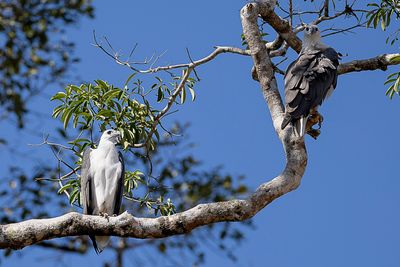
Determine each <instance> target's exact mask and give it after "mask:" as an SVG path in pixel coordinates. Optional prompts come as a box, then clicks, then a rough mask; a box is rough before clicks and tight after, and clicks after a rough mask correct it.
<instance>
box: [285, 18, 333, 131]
mask: <svg viewBox="0 0 400 267" xmlns="http://www.w3.org/2000/svg"><path fill="white" fill-rule="evenodd" d="M339 59H340V55H339V54H338V53H337V52H336V51H335V50H334V49H333V48H331V47H329V46H327V45H325V44H323V43H322V42H321V34H320V31H319V29H318V27H317V26H316V25H306V27H305V29H304V40H303V47H302V50H301V52H300V55H299V57H298V58H297V59H296V60H295V61H294V62H292V63H291V64H290V65H289V67H288V69H287V71H286V74H285V102H286V106H285V109H286V110H285V117H284V119H283V122H282V125H281V128H282V130H283V129H285V127H286V126H287V125H288V124H289V123H291V124H292V125H294V126H295V129H296V132H297V134H298V135H299V136H304V135H305V133H306V125H307V119H308V118H309V116H310V114H317V110H318V107H319V106H320V105H321V104H322V102H323V101H324V100H325V99H326V98H327V97H329V96H330V95H331V94H332V92H333V90H334V89H335V87H336V83H337V77H338V74H337V67H338V66H339ZM318 115H319V114H318ZM321 121H322V116H321V120H320V123H321Z"/></svg>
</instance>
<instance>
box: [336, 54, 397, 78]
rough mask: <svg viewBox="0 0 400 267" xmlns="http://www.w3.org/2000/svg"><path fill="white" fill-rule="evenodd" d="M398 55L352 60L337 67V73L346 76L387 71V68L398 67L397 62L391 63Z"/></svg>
mask: <svg viewBox="0 0 400 267" xmlns="http://www.w3.org/2000/svg"><path fill="white" fill-rule="evenodd" d="M399 56H400V54H383V55H379V56H376V57H373V58H368V59H361V60H353V61H350V62H347V63H343V64H340V65H339V68H338V73H339V74H346V73H349V72H360V71H366V70H383V71H385V70H387V67H388V66H391V65H398V64H400V62H399V61H393V58H395V57H399Z"/></svg>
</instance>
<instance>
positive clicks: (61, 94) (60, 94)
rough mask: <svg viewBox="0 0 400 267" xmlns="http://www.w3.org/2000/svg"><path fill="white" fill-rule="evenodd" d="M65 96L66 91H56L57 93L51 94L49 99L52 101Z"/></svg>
mask: <svg viewBox="0 0 400 267" xmlns="http://www.w3.org/2000/svg"><path fill="white" fill-rule="evenodd" d="M66 97H67V94H66V93H64V92H58V93H57V94H55V95H53V96H52V97H51V98H50V100H51V101H53V100H60V99H63V98H66Z"/></svg>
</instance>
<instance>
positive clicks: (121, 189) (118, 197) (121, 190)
mask: <svg viewBox="0 0 400 267" xmlns="http://www.w3.org/2000/svg"><path fill="white" fill-rule="evenodd" d="M118 159H119V162H120V163H121V167H122V168H121V175H120V177H118V180H117V183H118V185H117V190H116V194H115V202H114V203H115V204H114V214H117V215H118V214H119V213H120V210H121V203H122V196H123V194H124V177H125V163H124V157H123V156H122V153H121V152H118Z"/></svg>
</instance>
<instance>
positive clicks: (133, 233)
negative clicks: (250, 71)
mask: <svg viewBox="0 0 400 267" xmlns="http://www.w3.org/2000/svg"><path fill="white" fill-rule="evenodd" d="M268 5H269V4H268V3H262V4H261V3H260V4H257V3H251V4H247V5H246V6H245V7H244V8H243V9H242V11H241V15H242V16H241V17H242V25H243V31H244V34H245V37H246V40H247V42H248V44H249V47H250V50H251V55H252V58H253V61H254V65H255V67H256V69H257V71H258V73H259V79H260V85H261V88H262V92H263V95H264V98H265V100H266V102H267V104H268V107H269V110H270V113H271V116H272V121H273V124H274V127H275V130H276V132H277V134H278V136H279V138H280V139H281V141H282V144H283V146H284V149H285V152H286V160H287V164H286V167H285V169H284V170H283V172H282V173H281V174H280V175H278V176H277V177H275V178H274V179H273V180H271V181H269V182H267V183H264V184H262V185H261V186H260V187H259V188H258V189H257V190H256V191H255V192H254V193H253V194H251V195H250V196H249V198H247V199H245V200H230V201H225V202H218V203H210V204H201V205H198V206H196V207H194V208H192V209H189V210H187V211H184V212H181V213H177V214H174V215H171V216H163V217H159V218H135V217H133V216H132V215H130V214H128V213H127V212H125V213H123V214H121V215H120V216H118V217H111V218H109V220H107V219H105V218H103V217H100V216H90V215H83V214H79V213H76V212H71V213H68V214H65V215H62V216H60V217H56V218H51V219H41V220H28V221H24V222H20V223H14V224H8V225H1V226H0V248H12V249H20V248H23V247H25V246H29V245H32V244H35V243H37V242H40V241H43V240H48V239H53V238H58V237H65V236H77V235H87V234H94V235H115V236H122V237H134V238H162V237H167V236H172V235H177V234H185V233H188V232H190V231H192V230H193V229H195V228H197V227H200V226H203V225H208V224H212V223H217V222H223V221H243V220H246V219H249V218H251V217H252V216H254V215H255V214H256V213H257V212H259V211H260V210H261V209H263V208H264V207H265V206H266V205H268V204H269V203H271V202H272V201H273V200H275V199H276V198H278V197H280V196H282V195H284V194H286V193H288V192H290V191H292V190H294V189H296V188H297V187H298V186H299V184H300V180H301V177H302V176H303V174H304V170H305V167H306V164H307V154H306V150H305V146H304V140H303V139H302V138H301V139H296V138H295V137H294V136H293V135H292V132H293V131H292V128H291V127H287V129H285V130H284V131H283V130H281V129H280V123H281V122H282V118H283V112H284V109H283V104H282V99H281V97H280V94H279V92H278V88H277V84H276V79H275V77H274V71H273V65H272V62H271V59H270V57H269V55H268V50H267V48H266V46H265V45H264V43H263V42H262V40H261V36H260V33H259V30H258V25H257V16H258V14H259V11H260V10H263V9H265V8H269V7H268ZM272 8H273V7H272Z"/></svg>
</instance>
